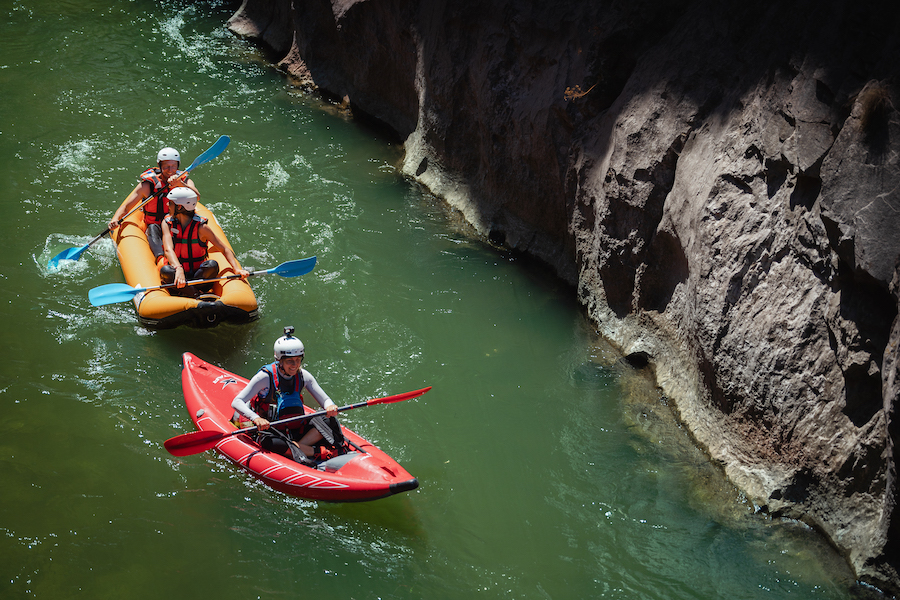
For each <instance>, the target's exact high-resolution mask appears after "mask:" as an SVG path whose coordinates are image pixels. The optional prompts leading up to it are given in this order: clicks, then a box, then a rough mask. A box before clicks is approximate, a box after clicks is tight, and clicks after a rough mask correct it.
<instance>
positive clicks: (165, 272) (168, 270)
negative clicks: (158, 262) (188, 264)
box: [159, 265, 175, 283]
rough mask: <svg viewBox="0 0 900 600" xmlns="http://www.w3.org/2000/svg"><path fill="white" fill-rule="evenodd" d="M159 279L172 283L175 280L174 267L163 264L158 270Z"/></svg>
mask: <svg viewBox="0 0 900 600" xmlns="http://www.w3.org/2000/svg"><path fill="white" fill-rule="evenodd" d="M159 279H160V281H162V282H163V283H172V282H173V281H175V269H174V267H172V265H163V267H162V268H161V269H160V270H159Z"/></svg>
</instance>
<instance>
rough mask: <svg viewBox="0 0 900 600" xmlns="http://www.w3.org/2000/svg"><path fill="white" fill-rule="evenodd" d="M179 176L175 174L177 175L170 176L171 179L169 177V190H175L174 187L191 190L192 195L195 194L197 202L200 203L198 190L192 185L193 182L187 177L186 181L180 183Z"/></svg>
mask: <svg viewBox="0 0 900 600" xmlns="http://www.w3.org/2000/svg"><path fill="white" fill-rule="evenodd" d="M181 175H182V174H177V175H172V176H171V177H169V187H170V188H176V187H187V188H191V189H192V190H194V193H195V194H197V202H199V201H200V190H198V189H197V186H196V185H194V180H193V179H191V178H190V177H188V178H187V179H185V180H184V181H182V180H181Z"/></svg>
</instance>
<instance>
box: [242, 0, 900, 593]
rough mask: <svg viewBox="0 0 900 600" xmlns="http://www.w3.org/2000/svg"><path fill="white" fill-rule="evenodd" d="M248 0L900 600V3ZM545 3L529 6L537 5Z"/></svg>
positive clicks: (289, 50)
mask: <svg viewBox="0 0 900 600" xmlns="http://www.w3.org/2000/svg"><path fill="white" fill-rule="evenodd" d="M882 4H883V6H882V7H880V8H875V7H872V6H869V7H867V8H866V10H865V12H860V8H861V5H860V3H851V2H839V1H831V2H829V1H825V2H822V1H819V2H812V1H807V2H794V3H790V5H789V6H788V5H778V6H772V7H769V6H768V5H767V4H766V3H762V4H760V3H751V2H728V1H724V2H723V1H721V0H715V1H714V0H709V1H700V0H684V1H681V2H666V3H661V2H650V1H644V2H641V1H640V0H637V1H634V2H627V3H623V2H613V1H602V0H598V1H596V2H583V1H581V2H576V1H574V0H573V1H570V2H567V1H553V0H550V1H546V2H533V3H523V2H513V1H503V0H481V1H479V2H472V1H467V0H460V1H453V2H449V1H433V2H432V1H424V0H421V1H419V2H415V1H411V0H362V1H352V0H345V1H341V2H339V1H333V2H327V1H325V0H319V1H306V2H303V1H298V0H293V1H289V0H269V1H264V0H258V1H254V0H246V1H245V2H244V5H243V6H242V8H241V10H240V11H239V12H238V13H237V14H236V15H235V16H234V17H233V18H232V20H231V21H230V22H229V27H230V28H231V29H232V31H234V32H235V33H237V34H239V35H242V36H248V37H252V38H255V39H258V40H259V41H261V42H263V43H264V44H265V45H267V46H268V47H269V48H270V49H271V50H272V51H273V52H274V53H275V56H276V62H278V64H279V65H280V67H281V68H283V69H284V70H285V71H287V72H288V73H290V74H292V75H293V76H295V77H297V78H299V80H300V81H301V82H302V83H303V84H305V85H307V86H309V87H310V88H318V89H320V90H321V91H322V92H324V93H325V94H326V95H328V96H331V97H334V98H335V99H343V100H344V102H345V103H347V104H349V106H350V107H351V109H352V110H353V111H354V113H355V114H357V115H365V116H366V117H374V118H375V119H377V120H379V121H380V122H382V123H384V124H387V125H388V126H389V127H390V128H392V129H393V131H395V132H396V133H397V134H398V136H399V137H400V139H401V140H403V141H404V144H405V149H406V155H405V159H404V162H403V165H402V169H403V170H404V172H405V173H407V174H408V175H409V176H410V177H412V178H415V179H416V180H418V181H420V182H422V183H423V184H425V185H427V186H428V187H429V188H430V189H431V190H433V191H434V192H435V193H436V194H438V195H440V196H441V197H443V198H444V199H445V200H446V201H447V203H448V204H449V205H450V206H452V207H453V208H454V209H455V210H457V211H458V213H459V215H460V216H461V217H463V218H464V219H465V220H466V221H467V222H468V223H469V224H471V226H472V227H473V228H474V230H475V231H476V232H477V234H479V235H481V236H483V237H484V238H485V239H487V240H490V241H491V242H493V243H496V244H500V245H505V246H507V247H510V248H514V249H517V250H521V251H523V252H527V253H530V254H532V255H534V256H536V257H538V258H540V259H541V260H543V261H545V262H546V263H547V264H549V265H550V266H552V267H553V268H554V269H555V270H556V272H557V273H558V274H559V276H560V277H562V278H564V279H566V280H567V281H570V282H571V283H572V284H573V285H574V286H576V289H577V293H578V295H579V298H580V299H581V301H582V302H583V303H584V305H585V306H586V308H587V311H588V313H589V315H590V316H591V318H592V319H593V320H594V322H595V323H596V324H597V327H598V329H599V330H600V331H601V332H602V333H603V335H604V336H605V337H607V338H608V339H610V340H612V341H613V342H615V343H616V344H617V345H618V346H620V347H621V349H622V350H623V352H625V353H626V354H632V353H641V356H646V357H647V358H648V360H649V363H650V366H651V367H652V368H653V369H654V370H655V373H656V377H657V380H658V382H659V385H660V388H661V389H662V391H663V393H665V394H666V395H667V396H668V397H669V398H670V400H671V401H672V402H673V403H674V405H675V406H676V407H677V411H678V414H679V416H680V418H681V419H682V420H683V422H684V423H685V424H686V426H687V427H688V428H689V429H690V430H691V431H692V433H693V434H694V436H695V437H696V439H697V440H698V442H699V443H700V444H701V445H702V446H703V447H704V448H705V449H706V450H707V451H708V452H709V454H710V455H711V456H712V458H713V459H714V460H716V461H718V462H720V463H721V464H722V465H723V468H724V469H725V471H726V473H727V474H728V476H729V477H730V478H731V479H732V481H734V482H735V483H736V484H737V485H738V486H739V487H741V489H743V490H744V491H745V492H746V494H747V495H748V497H749V498H751V499H752V501H753V502H754V503H755V504H756V505H757V506H759V507H761V508H763V509H765V510H767V511H769V512H771V513H773V514H777V515H784V516H791V517H796V518H800V519H802V520H804V521H806V522H808V523H810V524H812V525H814V526H815V527H817V528H818V529H820V530H821V531H822V532H823V533H824V534H825V535H827V536H828V537H829V538H830V539H831V540H832V541H833V543H834V544H835V546H836V547H838V548H839V549H840V550H841V551H842V552H843V553H844V554H845V555H846V556H847V559H848V561H849V562H850V564H851V565H852V566H853V567H854V569H855V570H856V572H857V574H858V575H859V576H860V577H861V578H862V579H864V580H866V581H869V582H871V583H873V584H874V585H876V586H879V587H881V588H882V589H885V590H887V591H890V592H893V593H898V592H900V579H898V576H897V573H896V570H895V567H896V565H897V564H898V559H897V556H896V553H895V551H894V549H895V546H896V544H897V540H898V534H897V532H895V531H894V529H895V523H897V519H896V516H897V515H895V514H894V505H895V499H894V498H895V491H896V483H895V463H894V441H893V437H894V434H895V426H894V425H892V423H891V419H892V414H893V406H894V401H895V399H896V398H897V394H898V389H900V377H898V368H900V367H898V359H897V356H898V342H900V324H898V321H897V312H898V297H900V271H898V262H897V261H898V257H900V169H898V156H900V115H898V112H897V109H896V104H897V103H898V102H900V92H898V87H897V83H898V79H897V76H898V66H897V65H898V64H900V61H898V60H897V57H898V56H900V42H898V32H897V30H896V27H895V24H896V23H898V22H900V21H898V16H900V4H898V3H882ZM529 5H530V6H529Z"/></svg>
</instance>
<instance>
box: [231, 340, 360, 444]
mask: <svg viewBox="0 0 900 600" xmlns="http://www.w3.org/2000/svg"><path fill="white" fill-rule="evenodd" d="M274 349H275V360H276V362H274V363H272V364H270V365H266V366H264V367H262V368H261V369H260V370H259V372H257V373H256V375H254V376H253V378H252V379H250V381H249V382H248V383H247V385H246V386H245V387H244V389H243V390H241V391H240V392H239V393H238V394H237V396H235V397H234V400H233V401H232V402H231V407H232V408H234V410H236V411H237V412H238V413H239V414H240V415H243V416H244V417H245V418H247V419H249V420H250V421H251V422H252V423H253V424H254V425H256V426H257V427H259V430H260V431H261V432H266V431H267V430H268V429H269V421H274V420H276V419H283V418H285V417H289V416H292V415H298V414H303V412H304V409H303V390H304V389H305V390H307V391H308V392H309V393H310V395H312V397H313V398H315V400H316V402H318V403H319V406H321V407H322V408H323V409H324V410H325V411H326V416H327V417H328V418H327V419H326V418H323V417H316V418H314V419H309V420H304V421H300V422H299V423H298V424H297V426H296V428H293V429H288V430H287V432H286V436H280V435H272V434H271V433H270V434H269V435H262V436H260V439H258V440H257V441H258V442H259V444H260V445H261V446H262V447H263V448H264V449H265V450H270V451H272V452H277V453H279V454H284V455H286V456H292V455H294V456H296V454H297V453H295V452H292V450H291V448H290V446H289V445H288V441H287V440H286V439H285V437H287V438H289V440H290V443H292V444H293V445H294V446H296V447H297V448H299V450H300V451H301V452H302V453H303V456H304V457H306V458H307V459H312V458H321V457H320V456H317V454H320V453H321V452H318V453H317V452H316V449H315V448H314V446H317V445H319V446H321V443H322V442H323V441H324V442H325V443H326V444H327V445H328V446H331V447H334V448H336V449H337V450H338V452H340V451H342V448H343V441H344V440H343V435H342V434H341V429H340V425H339V424H338V421H337V419H336V417H337V413H338V410H337V405H336V404H335V403H334V402H333V401H332V400H331V398H329V397H328V394H326V393H325V391H324V390H323V389H322V388H321V386H319V384H318V382H317V381H316V378H315V377H313V376H312V375H311V374H310V372H309V371H307V370H306V369H304V368H303V367H302V364H303V357H304V355H305V348H304V346H303V342H301V341H300V340H299V339H298V338H296V337H294V328H293V327H285V328H284V335H283V336H282V337H280V338H278V339H277V340H276V341H275V346H274ZM298 458H300V459H301V460H302V458H303V457H298Z"/></svg>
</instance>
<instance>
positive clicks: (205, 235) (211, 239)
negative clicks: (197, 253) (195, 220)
mask: <svg viewBox="0 0 900 600" xmlns="http://www.w3.org/2000/svg"><path fill="white" fill-rule="evenodd" d="M200 239H202V240H203V241H204V242H206V243H207V244H211V245H212V246H213V248H215V249H216V250H218V251H219V252H221V253H222V254H224V255H225V260H227V261H228V264H229V265H231V268H232V270H233V271H234V273H235V274H236V275H240V276H241V279H247V276H248V275H250V272H249V271H247V270H246V269H244V268H243V267H241V265H239V264H238V261H237V257H236V256H235V255H234V252H233V251H232V250H231V248H229V247H228V244H226V243H225V242H223V241H222V240H221V239H219V236H218V235H216V232H215V231H213V230H212V228H211V227H210V226H209V223H204V224H203V227H201V228H200Z"/></svg>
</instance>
